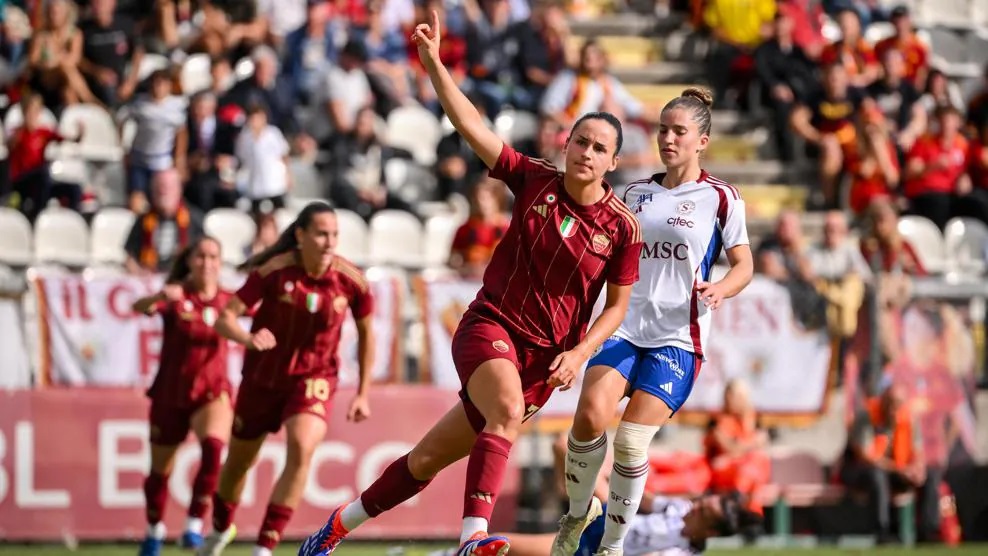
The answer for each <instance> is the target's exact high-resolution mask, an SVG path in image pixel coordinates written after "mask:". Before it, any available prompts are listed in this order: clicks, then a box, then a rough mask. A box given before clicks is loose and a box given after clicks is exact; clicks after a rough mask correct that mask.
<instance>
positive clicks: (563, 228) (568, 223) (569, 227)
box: [559, 216, 579, 237]
mask: <svg viewBox="0 0 988 556" xmlns="http://www.w3.org/2000/svg"><path fill="white" fill-rule="evenodd" d="M577 224H579V222H578V221H577V220H576V219H575V218H573V217H572V216H567V217H565V218H563V221H562V222H560V223H559V233H561V234H563V237H571V236H572V235H573V234H574V233H576V225H577Z"/></svg>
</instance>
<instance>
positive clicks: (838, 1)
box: [821, 0, 887, 28]
mask: <svg viewBox="0 0 988 556" xmlns="http://www.w3.org/2000/svg"><path fill="white" fill-rule="evenodd" d="M882 2H883V0H822V2H821V3H822V5H823V10H824V12H825V13H826V14H827V15H829V16H831V17H833V18H834V19H838V18H839V17H840V14H841V13H842V12H845V11H851V12H854V13H855V14H856V15H857V16H858V21H859V22H860V25H861V27H862V28H866V27H868V26H869V25H871V24H872V22H875V21H885V20H886V19H887V17H886V16H887V14H886V11H885V9H884V8H883V7H882Z"/></svg>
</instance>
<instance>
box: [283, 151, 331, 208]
mask: <svg viewBox="0 0 988 556" xmlns="http://www.w3.org/2000/svg"><path fill="white" fill-rule="evenodd" d="M288 171H289V172H290V173H291V175H292V192H293V193H295V194H296V195H300V196H302V197H311V198H316V199H319V198H323V197H325V196H326V194H327V192H328V191H329V187H328V184H327V183H326V182H324V181H323V178H322V176H320V175H319V170H317V169H316V167H315V165H314V164H312V163H311V162H308V161H305V160H302V159H298V158H292V159H289V160H288Z"/></svg>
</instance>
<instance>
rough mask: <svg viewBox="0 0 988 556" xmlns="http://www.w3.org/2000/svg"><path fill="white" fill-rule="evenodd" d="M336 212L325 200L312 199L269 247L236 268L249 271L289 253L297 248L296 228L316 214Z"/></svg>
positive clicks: (301, 227) (299, 228)
mask: <svg viewBox="0 0 988 556" xmlns="http://www.w3.org/2000/svg"><path fill="white" fill-rule="evenodd" d="M327 212H328V213H332V214H336V210H334V209H333V206H332V205H330V204H329V203H327V202H326V201H314V202H311V203H309V204H307V205H305V208H304V209H302V212H300V213H298V217H297V218H295V221H294V222H292V223H291V224H290V225H289V226H288V227H287V228H285V231H283V232H281V235H279V236H278V240H277V241H275V242H274V243H273V244H272V245H271V246H270V247H268V248H267V249H264V250H263V251H261V252H260V253H258V254H256V255H252V256H251V257H249V258H248V259H247V260H246V261H244V262H243V264H241V265H240V266H238V267H237V270H240V271H242V272H249V271H251V270H254V269H255V268H257V267H259V266H262V265H263V264H264V263H266V262H268V261H270V260H271V259H273V258H274V257H277V256H278V255H281V254H282V253H289V252H291V251H294V250H295V249H298V239H297V238H296V237H295V231H296V230H305V229H307V228H308V227H309V224H311V223H312V218H313V217H314V216H315V215H317V214H323V213H327Z"/></svg>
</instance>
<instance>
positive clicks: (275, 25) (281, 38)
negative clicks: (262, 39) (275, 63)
mask: <svg viewBox="0 0 988 556" xmlns="http://www.w3.org/2000/svg"><path fill="white" fill-rule="evenodd" d="M315 1H319V0H315ZM312 3H313V0H257V20H258V23H259V24H260V25H261V26H263V27H264V30H265V31H266V38H267V41H266V42H268V44H271V45H272V46H274V47H275V48H281V46H282V45H283V44H284V43H285V37H286V36H288V34H289V33H291V32H292V31H294V30H296V29H298V28H299V27H301V26H302V25H304V24H305V18H306V16H307V13H306V6H307V5H309V4H312Z"/></svg>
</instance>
